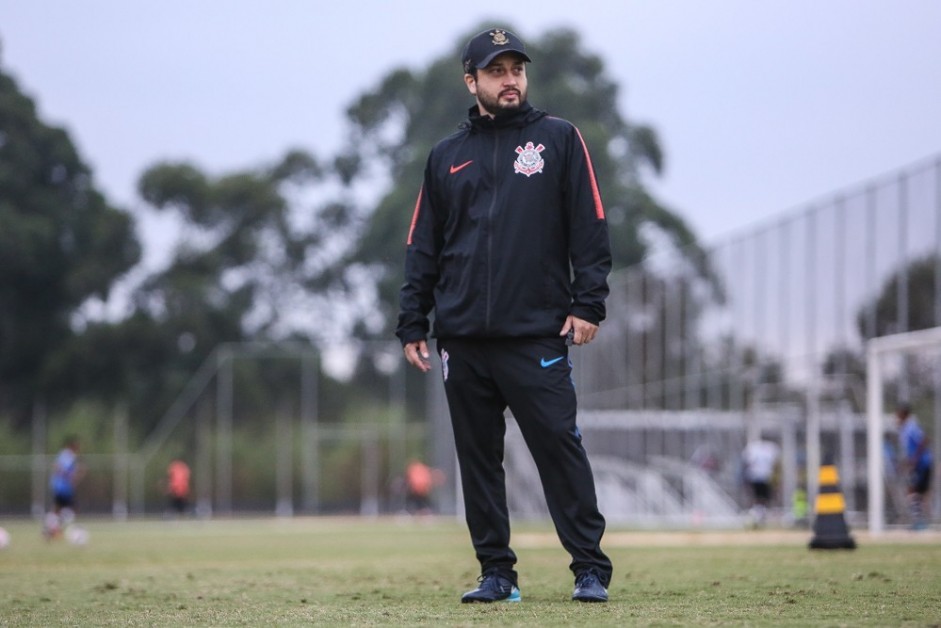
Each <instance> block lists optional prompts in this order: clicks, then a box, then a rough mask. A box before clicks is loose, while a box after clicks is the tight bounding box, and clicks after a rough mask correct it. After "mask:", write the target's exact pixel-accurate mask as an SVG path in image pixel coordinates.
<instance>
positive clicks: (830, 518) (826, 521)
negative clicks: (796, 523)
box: [810, 463, 856, 549]
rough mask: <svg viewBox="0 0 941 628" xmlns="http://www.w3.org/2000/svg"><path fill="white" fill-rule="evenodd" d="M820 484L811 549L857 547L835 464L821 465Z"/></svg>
mask: <svg viewBox="0 0 941 628" xmlns="http://www.w3.org/2000/svg"><path fill="white" fill-rule="evenodd" d="M819 484H820V486H819V488H818V489H817V501H816V505H815V508H814V512H815V514H816V518H815V519H814V537H813V538H812V539H811V540H810V549H856V541H854V540H853V537H851V536H850V533H849V528H848V527H847V526H846V517H845V516H844V515H845V513H846V502H845V501H844V500H843V493H841V492H840V478H839V476H838V475H837V472H836V467H835V466H834V465H833V464H826V463H825V464H824V465H823V466H821V467H820V482H819Z"/></svg>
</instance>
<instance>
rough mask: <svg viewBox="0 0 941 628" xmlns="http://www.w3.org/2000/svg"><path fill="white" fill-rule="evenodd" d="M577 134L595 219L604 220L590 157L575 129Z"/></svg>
mask: <svg viewBox="0 0 941 628" xmlns="http://www.w3.org/2000/svg"><path fill="white" fill-rule="evenodd" d="M575 132H576V133H578V139H579V141H581V143H582V150H584V151H585V163H587V164H588V178H589V179H590V180H591V195H592V198H594V199H595V217H597V218H598V220H604V205H602V204H601V190H599V189H598V180H597V179H596V178H595V167H594V166H592V165H591V155H589V154H588V145H587V144H585V138H584V137H582V132H581V131H579V130H578V127H575Z"/></svg>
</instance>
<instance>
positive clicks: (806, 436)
mask: <svg viewBox="0 0 941 628" xmlns="http://www.w3.org/2000/svg"><path fill="white" fill-rule="evenodd" d="M926 269H927V271H929V272H928V273H927V274H926V273H925V270H926ZM919 273H920V274H919ZM611 285H612V293H611V296H610V298H609V301H608V312H609V318H608V320H607V321H605V323H604V324H603V326H602V331H601V335H600V338H599V342H596V343H593V344H592V345H590V346H588V347H584V348H580V349H578V350H576V351H575V354H576V355H575V360H574V361H575V365H576V375H577V385H578V389H579V391H580V398H579V399H580V407H581V408H583V409H584V410H586V411H597V410H604V411H619V412H621V416H622V419H621V420H622V422H623V423H624V425H625V429H626V430H630V429H637V425H636V421H638V420H641V419H638V418H637V417H640V416H644V415H645V413H646V415H649V414H650V412H651V411H656V412H658V421H659V422H660V425H661V426H662V433H663V434H664V438H668V439H669V438H672V437H676V434H678V433H680V432H682V430H683V429H684V428H683V425H684V421H685V420H686V419H684V418H683V417H688V416H689V415H690V414H691V413H692V414H697V413H698V414H700V415H703V416H708V413H709V412H721V413H725V415H726V416H729V415H737V416H738V417H739V419H738V425H739V426H740V430H741V432H740V434H739V438H738V439H737V440H736V439H731V440H728V441H727V442H726V443H725V444H722V445H720V447H721V451H717V452H716V454H717V455H718V456H719V457H720V458H721V459H722V460H725V461H729V462H730V463H733V464H734V461H737V460H738V455H739V453H740V451H741V449H739V448H738V447H739V446H740V445H741V444H743V442H744V441H745V440H747V439H748V438H749V437H753V436H757V435H758V434H759V433H764V434H765V436H770V437H772V438H773V439H775V440H778V442H779V443H780V439H781V437H782V429H783V426H786V425H791V424H793V425H794V428H795V429H796V430H797V432H796V434H797V436H798V442H797V446H796V448H793V450H792V451H791V452H790V453H789V455H790V456H792V457H793V456H796V457H797V460H784V461H782V462H783V465H782V466H783V469H784V470H786V469H791V471H790V473H789V475H790V477H784V478H782V487H781V488H782V489H783V490H782V491H780V492H779V503H780V505H781V506H782V507H784V508H787V507H788V504H789V503H790V501H791V499H792V496H793V493H794V491H795V490H796V489H798V488H803V487H806V488H807V489H808V490H809V492H810V496H811V499H813V496H814V495H815V493H816V488H817V486H816V480H817V470H818V469H819V467H820V465H821V462H822V459H823V458H824V457H833V458H835V459H836V460H838V461H841V466H842V467H843V468H844V470H845V475H846V476H848V477H849V478H850V479H851V482H850V483H849V484H851V485H849V486H847V487H846V490H847V492H848V493H849V494H850V495H851V496H854V497H855V496H856V495H857V494H859V495H860V497H859V499H858V500H856V499H851V500H850V503H852V504H856V503H857V501H858V502H859V507H860V508H864V507H865V505H866V504H865V491H864V490H863V489H864V484H865V474H864V473H863V472H858V473H857V472H856V471H857V467H859V468H862V469H865V457H866V447H865V438H864V437H863V435H864V431H865V419H864V416H863V414H864V411H865V399H866V396H865V340H866V339H868V338H872V337H876V336H883V335H886V334H890V333H898V332H905V331H909V330H911V329H914V328H916V327H917V328H921V327H927V326H936V325H941V156H936V157H933V158H931V159H927V160H924V161H921V162H919V163H916V164H913V165H911V166H909V167H906V168H904V169H902V170H900V171H899V172H896V173H892V174H889V175H885V176H881V177H877V178H874V179H873V180H871V181H868V182H865V183H862V184H860V185H857V186H854V187H851V188H848V189H845V190H842V191H840V192H837V193H835V194H832V195H829V196H827V197H824V198H821V199H820V200H818V201H816V202H813V203H810V204H808V206H806V207H804V208H800V209H798V210H796V211H792V212H788V213H785V214H783V215H782V216H781V218H780V219H778V220H775V221H772V222H769V223H768V224H766V225H761V226H759V227H757V228H755V229H752V230H749V231H747V232H742V233H739V234H735V235H733V236H731V237H729V238H727V239H725V240H724V241H722V242H719V243H718V244H715V245H713V246H711V247H709V248H708V249H707V251H706V252H705V254H702V255H697V254H694V253H691V252H688V251H676V250H660V251H658V252H657V253H656V254H655V255H653V256H651V258H650V259H648V260H646V261H645V263H644V264H643V265H641V266H639V267H636V268H632V269H629V270H627V271H625V272H622V273H619V274H617V275H615V276H613V277H612V281H611ZM939 363H941V362H939V360H938V357H937V354H935V355H933V356H932V355H929V356H927V357H923V358H921V359H920V360H919V359H906V360H901V361H900V362H899V364H897V365H896V366H895V367H893V369H891V370H892V372H893V373H894V375H893V376H892V377H891V378H890V379H889V381H888V383H887V394H886V399H887V401H889V402H891V403H894V402H896V401H899V400H910V401H912V402H913V403H914V404H915V406H916V408H917V409H918V410H920V411H921V412H922V417H923V421H922V423H923V426H924V427H925V429H926V430H927V431H928V432H929V433H931V432H933V433H934V434H935V435H937V434H939V433H941V427H939V420H941V394H939ZM890 409H891V408H890V407H889V408H886V410H890ZM759 415H761V416H763V417H765V418H763V419H762V420H758V419H756V417H757V416H759ZM632 417H634V418H632ZM768 417H770V418H768ZM775 417H777V418H775ZM632 422H634V424H633V427H632ZM841 425H842V426H844V427H843V428H840V426H841ZM887 425H890V424H888V423H887ZM847 426H849V427H847ZM722 429H725V428H720V427H719V426H718V425H717V430H722ZM787 429H790V428H787ZM785 431H786V430H785ZM670 434H673V435H674V436H672V437H671V436H670ZM841 434H842V436H841ZM601 440H602V441H604V444H602V445H601V446H599V447H597V450H598V451H597V453H598V455H603V456H609V455H611V454H612V452H611V451H610V450H607V449H606V448H605V445H607V444H609V443H610V442H611V439H610V438H607V437H606V438H604V439H601ZM934 442H937V439H936V438H935V439H934ZM588 443H589V444H591V441H590V439H588ZM625 451H627V450H623V451H622V452H621V455H622V456H623V455H627V456H628V457H633V458H634V459H635V461H636V462H639V463H641V464H648V463H649V459H648V458H649V456H650V455H655V452H651V451H647V452H638V453H635V454H625ZM614 453H616V452H614ZM676 455H677V457H678V460H679V461H680V462H686V463H688V462H689V456H690V451H689V450H688V449H687V450H683V449H682V448H680V449H679V450H678V453H677V454H676ZM683 456H685V460H684V459H683ZM735 479H736V478H735V476H734V474H726V476H725V477H724V478H723V480H722V481H721V484H722V486H723V488H724V489H725V490H726V492H727V493H728V494H730V495H736V494H738V493H739V492H740V491H739V490H738V489H737V487H736V485H735ZM936 479H937V478H936ZM935 487H937V482H935ZM935 493H936V494H937V488H936V489H935ZM935 511H936V512H937V509H935Z"/></svg>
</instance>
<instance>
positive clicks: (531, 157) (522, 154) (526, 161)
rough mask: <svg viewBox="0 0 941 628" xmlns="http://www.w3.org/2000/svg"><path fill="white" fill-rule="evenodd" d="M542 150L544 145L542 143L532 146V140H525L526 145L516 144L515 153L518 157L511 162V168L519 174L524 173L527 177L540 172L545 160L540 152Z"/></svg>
mask: <svg viewBox="0 0 941 628" xmlns="http://www.w3.org/2000/svg"><path fill="white" fill-rule="evenodd" d="M544 150H546V147H545V146H543V145H542V144H539V145H538V146H533V143H532V142H526V146H517V147H516V154H517V155H518V157H517V158H516V161H515V162H513V170H515V171H516V172H518V173H519V174H525V175H526V176H527V177H531V176H533V175H534V174H536V173H537V172H542V169H543V167H544V166H545V165H546V162H545V160H543V158H542V155H541V154H540V153H542V151H544Z"/></svg>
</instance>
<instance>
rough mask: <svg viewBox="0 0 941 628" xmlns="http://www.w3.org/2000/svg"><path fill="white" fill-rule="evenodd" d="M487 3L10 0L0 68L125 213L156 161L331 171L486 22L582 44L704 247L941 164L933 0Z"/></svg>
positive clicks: (4, 5) (2, 7) (5, 6)
mask: <svg viewBox="0 0 941 628" xmlns="http://www.w3.org/2000/svg"><path fill="white" fill-rule="evenodd" d="M474 4H475V3H460V4H459V3H451V2H445V1H443V0H428V1H425V0H422V1H412V2H409V1H407V0H403V1H399V2H392V1H389V2H380V1H378V0H360V1H359V2H330V3H326V2H324V3H321V2H314V1H313V0H311V1H307V2H303V1H301V0H267V1H265V2H262V1H260V0H251V1H250V0H226V1H223V0H201V1H193V0H185V1H184V0H162V1H161V2H147V3H144V2H134V1H133V0H82V1H81V2H69V1H66V0H61V1H54V0H29V1H26V0H0V41H2V46H3V48H2V65H3V68H4V69H5V71H7V72H11V73H12V74H14V75H15V76H16V78H17V79H18V80H19V82H20V86H21V88H22V89H24V90H25V91H26V92H27V93H28V94H29V95H31V96H32V97H33V98H35V99H36V100H37V101H38V103H39V107H40V115H41V116H42V118H43V119H44V121H46V122H47V123H51V124H55V125H62V126H65V127H66V128H67V129H68V131H69V133H70V135H71V137H72V139H73V141H74V142H75V143H76V144H77V146H78V148H79V151H80V152H81V155H82V157H83V158H84V159H85V161H86V162H87V163H88V164H89V165H90V166H91V167H92V168H93V169H94V173H95V179H96V182H97V184H98V186H99V187H100V188H101V189H102V190H103V191H104V192H105V193H106V194H107V195H108V197H109V199H110V200H111V202H112V203H115V204H118V205H121V206H124V207H127V208H133V207H135V206H137V205H139V201H138V200H137V198H136V194H135V191H134V187H135V183H136V180H137V177H138V176H139V175H140V174H141V173H142V172H143V170H144V169H145V168H146V167H147V166H149V165H151V164H153V163H155V162H156V161H158V160H163V159H190V160H193V161H194V162H196V164H197V165H199V166H200V167H202V168H205V169H207V170H209V171H210V172H212V173H214V174H220V173H223V172H227V171H230V170H234V169H242V168H250V167H254V166H257V165H260V164H262V163H266V162H269V161H272V160H274V159H276V158H278V157H279V156H280V155H282V154H283V152H284V151H285V150H286V149H287V148H291V147H297V146H299V147H302V148H306V149H308V150H311V151H312V152H314V153H315V154H317V155H320V156H325V155H329V154H330V153H332V152H333V151H334V150H335V149H336V148H337V147H338V146H339V145H340V143H341V141H342V139H343V138H342V131H343V128H344V126H345V120H344V117H343V110H344V109H345V107H346V106H347V105H348V104H349V103H350V102H352V100H353V99H354V97H355V96H356V95H358V94H359V93H361V92H363V91H365V90H367V89H371V88H373V87H374V86H375V85H376V84H377V82H378V81H379V80H380V79H381V78H382V77H383V76H384V75H385V74H387V73H388V72H389V71H390V70H392V69H394V68H397V67H402V66H407V67H410V68H415V69H421V68H424V67H425V66H426V65H427V63H428V62H429V61H430V60H431V59H433V58H435V57H437V56H438V55H440V54H444V53H447V52H450V51H451V50H452V49H453V48H454V47H455V46H456V45H457V42H458V39H459V38H460V37H461V36H462V35H463V34H464V33H466V32H467V31H468V29H470V28H473V27H474V26H476V25H478V23H479V22H480V21H481V20H485V19H489V18H492V20H490V21H492V22H493V23H494V24H495V25H502V24H503V23H509V24H512V25H513V26H514V27H515V28H516V30H517V34H519V35H520V36H521V37H522V38H523V39H524V40H525V39H526V38H527V37H528V38H535V37H538V36H540V35H542V34H543V33H544V32H545V31H546V30H548V29H550V28H555V27H570V28H573V29H575V30H576V31H577V32H578V33H579V34H580V35H581V37H582V42H583V46H584V48H585V49H586V50H587V51H589V52H593V53H596V54H598V55H599V56H601V58H602V59H603V61H604V62H605V65H606V68H607V72H608V74H609V76H610V77H611V78H613V79H614V80H615V81H616V82H617V83H618V84H619V85H620V86H621V92H620V107H621V111H622V113H623V114H625V115H626V116H627V117H628V118H629V119H631V120H634V121H636V122H644V123H647V124H650V125H652V126H653V127H654V128H655V129H656V130H657V131H658V132H659V134H660V138H661V142H662V144H663V148H664V150H665V152H666V155H667V162H666V163H667V170H666V173H665V175H664V176H663V177H662V178H661V179H659V180H654V181H651V188H652V189H653V191H654V193H655V194H656V195H657V196H658V197H659V198H660V199H661V200H662V201H664V202H665V203H667V204H668V205H670V206H671V207H672V208H674V209H675V210H676V211H678V212H679V213H680V214H681V215H682V216H684V217H685V218H686V219H687V220H688V221H689V222H690V223H691V224H692V226H693V227H694V229H695V230H696V231H697V233H698V235H699V236H700V237H701V238H702V239H704V240H705V241H706V242H707V243H708V242H715V241H716V240H717V239H720V238H723V237H726V236H729V235H730V234H733V233H735V232H740V231H743V230H746V229H750V228H752V227H754V226H756V225H757V224H759V223H761V222H764V221H768V220H771V219H772V218H776V217H778V216H779V215H781V214H783V213H785V212H790V211H794V210H796V209H799V208H802V207H803V206H805V205H806V204H807V203H808V202H810V201H814V200H819V199H821V198H826V197H828V196H829V195H830V194H832V193H833V192H835V191H837V190H839V189H841V188H845V187H847V186H850V185H856V184H859V183H861V182H863V181H865V180H867V179H869V178H870V177H873V176H877V175H882V174H885V173H889V172H892V171H893V170H895V169H897V168H900V167H902V166H906V165H908V164H910V163H912V162H915V161H920V160H921V159H923V158H925V157H928V156H931V155H935V154H938V153H941V70H939V67H941V2H937V1H936V0H905V1H903V2H892V1H890V0H885V1H879V0H766V1H760V2H759V1H756V0H715V1H711V2H704V1H702V0H674V1H669V0H648V1H643V2H642V1H639V0H631V1H616V0H602V1H594V0H579V1H576V2H572V0H558V1H557V0H540V1H538V2H516V3H509V2H502V3H493V4H489V3H476V6H470V5H474ZM458 7H460V8H458ZM491 7H492V8H491ZM534 62H535V63H550V62H551V60H548V59H535V60H534ZM454 80H455V81H460V80H461V76H460V68H459V63H458V60H457V59H455V76H454ZM534 104H535V105H536V106H541V107H543V108H546V109H549V110H551V106H550V105H549V104H548V103H539V102H534ZM462 113H463V112H455V116H456V118H457V117H460V115H462ZM601 183H602V186H603V185H604V182H601ZM417 185H418V183H417V182H416V186H417ZM602 192H603V187H602ZM406 213H407V211H405V210H403V215H405V214H406ZM404 227H405V225H404V223H403V237H404Z"/></svg>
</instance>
